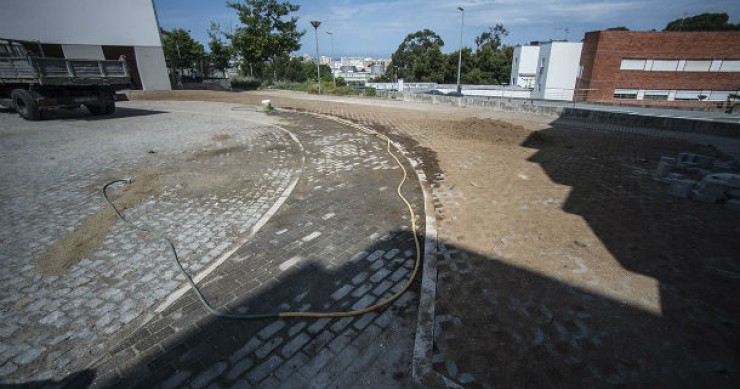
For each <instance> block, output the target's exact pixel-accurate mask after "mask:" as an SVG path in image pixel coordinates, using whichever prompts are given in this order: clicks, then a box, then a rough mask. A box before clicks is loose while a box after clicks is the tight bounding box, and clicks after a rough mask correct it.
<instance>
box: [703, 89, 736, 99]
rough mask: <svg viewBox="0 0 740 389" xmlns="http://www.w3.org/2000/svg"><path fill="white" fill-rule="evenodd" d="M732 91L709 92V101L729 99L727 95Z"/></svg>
mask: <svg viewBox="0 0 740 389" xmlns="http://www.w3.org/2000/svg"><path fill="white" fill-rule="evenodd" d="M730 93H733V92H730V91H722V90H715V91H712V92H711V93H709V98H708V99H707V100H708V101H727V97H729V96H730Z"/></svg>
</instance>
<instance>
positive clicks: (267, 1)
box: [226, 0, 306, 79]
mask: <svg viewBox="0 0 740 389" xmlns="http://www.w3.org/2000/svg"><path fill="white" fill-rule="evenodd" d="M243 1H244V2H243V3H241V2H235V3H232V2H227V3H226V4H227V5H228V6H229V7H230V8H233V9H235V10H236V11H237V14H238V15H239V21H240V22H241V23H242V24H243V26H241V27H237V28H236V30H235V31H234V33H233V34H230V36H229V38H230V39H231V42H232V46H234V49H235V51H236V52H237V53H238V54H240V55H241V57H242V60H243V61H244V63H245V64H246V65H247V66H248V67H249V68H250V69H252V70H253V69H254V65H255V64H256V63H262V62H265V61H270V63H271V64H272V65H273V66H272V70H273V79H275V78H277V71H276V67H275V61H276V59H277V58H279V57H287V56H288V55H289V54H290V53H292V52H293V51H296V50H299V49H300V48H301V44H300V43H299V41H300V39H301V37H302V36H303V34H305V33H306V31H305V30H304V31H298V30H297V29H296V28H297V25H298V18H297V17H295V16H292V17H288V16H289V15H290V14H291V13H292V12H296V11H298V10H299V9H300V6H299V5H295V4H291V3H290V2H288V1H284V2H278V1H277V0H243ZM250 73H251V75H253V71H250Z"/></svg>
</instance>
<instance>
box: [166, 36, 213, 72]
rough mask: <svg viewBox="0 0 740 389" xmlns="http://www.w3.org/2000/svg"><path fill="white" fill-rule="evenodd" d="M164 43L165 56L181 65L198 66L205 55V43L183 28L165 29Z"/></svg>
mask: <svg viewBox="0 0 740 389" xmlns="http://www.w3.org/2000/svg"><path fill="white" fill-rule="evenodd" d="M162 43H163V47H162V49H163V51H164V56H165V58H167V59H168V60H170V61H173V62H174V63H176V65H177V66H180V67H188V66H196V65H197V64H198V63H200V61H201V60H202V59H203V58H204V57H205V49H204V48H203V45H201V44H200V43H198V42H196V41H195V40H194V39H193V37H191V36H190V31H187V30H184V29H182V28H175V29H173V30H172V31H165V32H164V39H163V42H162Z"/></svg>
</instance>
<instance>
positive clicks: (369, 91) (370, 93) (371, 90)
mask: <svg viewBox="0 0 740 389" xmlns="http://www.w3.org/2000/svg"><path fill="white" fill-rule="evenodd" d="M377 95H378V94H377V93H376V92H375V88H367V89H365V96H377Z"/></svg>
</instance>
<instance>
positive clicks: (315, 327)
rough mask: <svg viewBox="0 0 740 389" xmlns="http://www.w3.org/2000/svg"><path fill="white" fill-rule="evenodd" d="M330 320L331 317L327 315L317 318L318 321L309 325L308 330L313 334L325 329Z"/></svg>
mask: <svg viewBox="0 0 740 389" xmlns="http://www.w3.org/2000/svg"><path fill="white" fill-rule="evenodd" d="M330 321H331V319H330V318H327V317H323V318H320V319H316V321H315V322H314V323H313V324H311V325H310V326H309V327H308V332H310V333H311V334H317V333H319V331H321V330H322V329H324V327H326V325H327V324H329V322H330Z"/></svg>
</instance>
